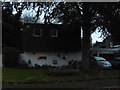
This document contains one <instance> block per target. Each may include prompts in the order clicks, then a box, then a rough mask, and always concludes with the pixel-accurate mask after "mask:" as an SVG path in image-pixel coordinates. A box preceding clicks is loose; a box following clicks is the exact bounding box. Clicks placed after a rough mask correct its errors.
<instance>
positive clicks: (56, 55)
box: [20, 51, 82, 66]
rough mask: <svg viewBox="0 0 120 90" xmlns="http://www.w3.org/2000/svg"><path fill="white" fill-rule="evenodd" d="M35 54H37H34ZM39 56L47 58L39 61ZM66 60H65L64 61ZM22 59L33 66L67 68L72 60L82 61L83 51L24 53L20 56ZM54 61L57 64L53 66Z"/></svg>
mask: <svg viewBox="0 0 120 90" xmlns="http://www.w3.org/2000/svg"><path fill="white" fill-rule="evenodd" d="M33 53H35V54H33ZM39 56H45V57H46V59H37V57H39ZM64 58H65V59H64ZM20 59H21V60H24V61H26V62H28V60H30V61H31V64H32V66H34V65H35V64H39V65H40V66H42V65H51V66H65V65H68V62H69V61H71V60H74V61H75V60H76V61H80V60H81V59H82V55H81V51H77V52H24V53H23V54H20ZM53 60H57V64H53Z"/></svg>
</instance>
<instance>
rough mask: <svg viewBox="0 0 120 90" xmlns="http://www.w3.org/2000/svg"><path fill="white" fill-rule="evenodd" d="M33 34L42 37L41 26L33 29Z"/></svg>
mask: <svg viewBox="0 0 120 90" xmlns="http://www.w3.org/2000/svg"><path fill="white" fill-rule="evenodd" d="M33 36H35V37H42V29H39V28H37V29H34V30H33Z"/></svg>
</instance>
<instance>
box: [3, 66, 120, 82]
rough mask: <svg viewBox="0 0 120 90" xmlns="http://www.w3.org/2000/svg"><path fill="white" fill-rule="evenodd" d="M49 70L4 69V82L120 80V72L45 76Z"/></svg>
mask: <svg viewBox="0 0 120 90" xmlns="http://www.w3.org/2000/svg"><path fill="white" fill-rule="evenodd" d="M47 70H48V69H12V68H3V69H2V81H7V82H9V81H10V82H12V81H13V82H28V81H42V82H44V81H45V82H46V81H71V80H91V79H101V78H120V70H103V73H102V74H101V73H99V72H95V71H80V73H79V75H73V76H69V75H67V76H49V75H44V72H47Z"/></svg>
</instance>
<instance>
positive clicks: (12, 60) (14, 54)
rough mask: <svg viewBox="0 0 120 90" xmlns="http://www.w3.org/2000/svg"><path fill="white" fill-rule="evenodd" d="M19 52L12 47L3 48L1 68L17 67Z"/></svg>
mask: <svg viewBox="0 0 120 90" xmlns="http://www.w3.org/2000/svg"><path fill="white" fill-rule="evenodd" d="M19 53H20V51H19V50H17V49H16V48H12V47H4V48H3V51H2V54H3V66H4V67H15V66H17V65H18V57H19Z"/></svg>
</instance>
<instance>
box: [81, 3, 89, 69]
mask: <svg viewBox="0 0 120 90" xmlns="http://www.w3.org/2000/svg"><path fill="white" fill-rule="evenodd" d="M89 8H90V3H83V27H82V28H83V41H82V42H83V44H82V69H84V70H86V69H89V66H90V60H89V57H90V17H89V15H90V13H89Z"/></svg>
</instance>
